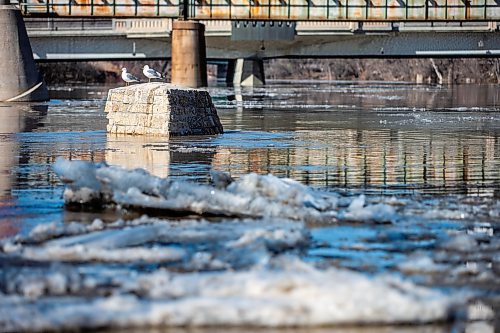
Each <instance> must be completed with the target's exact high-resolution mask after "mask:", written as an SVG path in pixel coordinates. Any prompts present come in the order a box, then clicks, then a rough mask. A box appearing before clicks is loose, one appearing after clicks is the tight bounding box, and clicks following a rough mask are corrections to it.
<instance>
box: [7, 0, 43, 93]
mask: <svg viewBox="0 0 500 333" xmlns="http://www.w3.org/2000/svg"><path fill="white" fill-rule="evenodd" d="M0 45H1V48H0V102H35V101H46V100H48V99H49V94H48V91H47V87H46V86H45V83H44V81H43V78H42V76H41V75H40V73H39V72H38V68H37V66H36V64H35V61H34V60H33V52H32V50H31V45H30V41H29V39H28V34H27V33H26V27H25V26H24V20H23V17H22V16H21V11H20V10H19V9H18V8H16V7H15V6H13V5H11V4H10V0H0Z"/></svg>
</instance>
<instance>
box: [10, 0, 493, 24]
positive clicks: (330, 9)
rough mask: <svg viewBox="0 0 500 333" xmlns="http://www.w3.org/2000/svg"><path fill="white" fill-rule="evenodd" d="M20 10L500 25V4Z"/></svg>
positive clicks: (63, 1)
mask: <svg viewBox="0 0 500 333" xmlns="http://www.w3.org/2000/svg"><path fill="white" fill-rule="evenodd" d="M183 1H185V2H183ZM19 5H20V6H21V8H22V10H23V13H24V15H28V16H77V17H89V16H97V17H180V16H184V17H186V18H189V19H200V20H255V21H260V20H270V21H379V22H396V21H400V22H401V21H497V20H500V0H20V2H19Z"/></svg>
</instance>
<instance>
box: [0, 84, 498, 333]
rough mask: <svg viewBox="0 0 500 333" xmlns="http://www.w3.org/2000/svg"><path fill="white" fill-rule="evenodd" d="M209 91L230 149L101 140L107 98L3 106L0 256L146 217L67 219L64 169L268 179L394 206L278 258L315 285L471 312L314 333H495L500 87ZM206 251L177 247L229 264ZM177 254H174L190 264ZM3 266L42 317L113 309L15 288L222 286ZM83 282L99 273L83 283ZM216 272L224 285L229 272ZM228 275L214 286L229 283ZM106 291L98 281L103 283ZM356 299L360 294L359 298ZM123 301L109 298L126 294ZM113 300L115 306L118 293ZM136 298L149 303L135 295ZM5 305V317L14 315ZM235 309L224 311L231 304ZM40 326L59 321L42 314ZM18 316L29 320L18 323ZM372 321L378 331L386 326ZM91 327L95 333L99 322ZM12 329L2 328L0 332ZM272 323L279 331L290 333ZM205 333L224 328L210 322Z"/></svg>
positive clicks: (202, 179) (201, 140) (64, 95)
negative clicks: (77, 164)
mask: <svg viewBox="0 0 500 333" xmlns="http://www.w3.org/2000/svg"><path fill="white" fill-rule="evenodd" d="M209 91H210V93H211V95H212V98H213V101H214V104H215V106H216V108H217V110H218V114H219V117H220V119H221V122H222V124H223V126H224V129H225V133H224V134H223V135H219V136H205V137H182V138H171V139H166V138H154V137H131V136H114V135H108V134H107V133H106V131H105V128H106V123H107V120H106V116H105V114H104V112H103V109H104V104H105V97H106V93H107V87H57V88H53V89H52V90H51V94H52V100H51V101H50V102H49V103H46V104H40V105H31V106H30V105H23V104H9V105H0V137H1V141H0V152H1V154H0V156H1V159H0V171H1V173H0V238H1V239H2V240H3V242H4V244H11V243H9V242H11V241H12V240H15V239H16V237H17V239H19V237H21V238H22V237H25V238H24V239H27V241H26V244H31V243H33V238H30V235H31V236H32V235H33V234H32V231H33V229H36V228H39V230H41V229H40V228H41V227H40V226H41V225H68V224H69V223H70V222H77V223H79V224H80V225H91V224H92V222H93V221H95V219H96V218H97V219H99V221H104V223H105V224H106V223H113V221H115V220H117V219H120V218H123V219H125V220H127V218H129V219H132V218H135V217H137V216H135V215H133V214H132V215H127V214H130V213H127V212H125V213H124V212H123V211H119V212H116V211H106V212H102V211H93V212H80V211H77V212H75V211H70V210H67V209H65V207H64V201H63V198H62V194H63V190H64V185H63V183H62V182H61V181H60V179H59V178H58V177H57V176H56V175H55V173H54V171H53V169H52V166H53V163H54V162H55V161H56V159H57V158H58V157H63V158H66V159H69V160H85V161H92V162H101V161H105V162H107V163H108V164H109V165H117V166H122V167H124V168H127V169H133V168H144V169H146V170H147V171H149V172H150V173H151V174H153V175H155V176H159V177H170V178H171V179H173V180H179V181H190V182H194V183H195V184H207V183H209V179H210V170H212V169H214V170H218V171H223V172H228V173H230V174H231V175H232V176H233V178H235V179H238V178H240V177H242V176H244V175H246V174H248V173H257V174H261V175H265V174H268V173H271V174H273V175H275V176H277V177H279V178H284V177H287V178H292V179H294V180H296V181H298V182H300V183H302V184H304V185H307V186H309V187H311V188H313V189H315V190H319V191H323V192H328V193H334V194H335V195H337V196H339V198H340V199H339V200H340V201H339V202H340V204H339V207H340V208H339V209H340V210H342V209H343V208H342V207H344V208H345V207H347V206H349V205H350V204H352V202H353V200H356V199H358V200H362V203H361V206H363V203H364V204H365V205H368V206H369V205H372V204H373V205H376V204H383V205H387V206H390V207H391V209H392V211H391V214H393V215H394V216H395V217H389V218H387V219H384V218H382V222H383V223H379V222H380V221H376V220H377V218H376V217H373V216H372V215H370V216H368V218H360V219H357V218H344V219H343V218H340V217H339V218H338V219H337V222H335V223H316V222H313V223H311V222H308V221H306V224H305V227H304V230H303V232H306V233H307V234H308V237H309V238H308V239H309V240H308V242H307V245H306V246H305V247H304V246H291V250H290V249H287V250H285V251H281V250H280V251H278V252H280V255H282V254H283V253H282V252H284V254H285V255H289V256H294V257H295V256H296V257H297V258H299V259H300V261H301V262H302V263H305V264H307V265H311V266H314V267H315V268H317V269H330V268H335V269H341V270H343V269H347V270H349V271H353V272H356V274H358V273H360V275H362V276H368V277H369V278H378V277H381V276H384V277H386V276H391V277H397V278H398V279H402V280H403V281H409V282H411V283H415V284H416V285H419V286H424V287H426V288H429V289H431V290H433V291H438V292H440V293H443V294H445V295H447V296H451V297H458V298H464V299H467V301H466V305H467V306H466V310H464V311H466V312H467V311H468V312H469V315H468V319H464V317H460V316H458V317H459V319H453V320H448V321H445V322H444V323H441V324H429V325H410V326H403V327H400V326H397V327H394V326H378V325H377V326H366V324H367V323H364V324H365V325H363V326H361V327H358V326H357V325H356V324H357V323H361V321H356V320H354V322H347V323H348V324H349V326H348V327H345V326H342V327H335V323H336V322H334V323H333V324H334V327H333V328H331V329H327V328H325V329H321V330H318V332H393V331H394V332H396V331H398V332H399V331H404V332H448V331H457V332H459V331H468V332H494V331H495V328H496V329H497V330H498V328H499V327H498V321H499V318H498V315H497V313H498V308H499V304H500V268H499V265H500V254H499V253H500V238H499V237H498V233H499V230H500V86H498V85H496V86H495V85H490V86H486V85H484V86H478V85H463V86H450V87H438V86H426V85H410V84H400V83H382V82H368V83H352V82H328V83H324V82H323V83H322V82H309V81H307V82H306V81H304V82H272V83H271V84H269V85H268V86H266V87H265V88H253V89H250V88H248V89H247V88H241V89H234V88H226V87H211V88H209ZM342 200H344V201H345V203H344V204H343V203H342V202H343V201H342ZM347 211H351V212H352V209H351V210H349V208H348V209H347ZM177 218H178V217H176V219H177ZM141 223H142V222H141ZM231 223H239V222H238V221H236V222H234V221H232V222H231ZM269 223H271V222H269ZM139 224H140V223H139ZM271 224H272V223H271ZM239 227H241V226H240V225H237V226H235V228H236V229H237V228H239ZM100 228H101V229H102V227H100ZM125 229H126V228H125ZM125 229H123V230H125ZM92 230H94V229H92ZM287 230H288V229H287ZM87 231H88V230H87ZM30 233H31V234H30ZM60 236H61V237H63V238H64V237H66V236H68V235H67V233H66V231H65V232H63V233H61V234H60V235H57V237H60ZM44 237H45V236H44ZM57 237H56V236H54V235H53V237H52V238H55V239H57ZM210 239H211V238H207V239H204V241H203V242H204V243H203V244H204V245H199V244H194V243H191V242H188V241H186V244H187V245H184V246H186V247H189V248H190V249H191V250H192V253H198V254H199V253H205V252H209V253H211V255H212V256H218V255H219V252H218V251H220V249H215V247H214V246H215V245H214V244H215V243H213V244H212V243H210V242H211V240H210ZM30 242H31V243H30ZM212 242H215V241H214V240H213V239H212ZM153 243H154V242H153ZM157 243H158V244H160V243H161V244H160V245H162V246H163V245H165V244H164V243H165V242H163V243H162V242H157ZM174 243H176V242H174ZM158 244H156V243H154V244H153V245H154V246H157V245H158ZM169 244H170V243H169ZM182 244H183V243H182V242H180V245H179V244H177V246H180V247H181V248H182ZM207 244H208V245H207ZM136 245H137V244H136ZM170 245H171V244H170ZM170 245H169V246H170ZM151 246H152V245H151V242H145V243H142V244H139V247H140V248H145V249H148V248H150V247H151ZM212 247H213V248H212ZM200 249H202V250H200ZM191 250H190V251H191ZM210 251H212V252H210ZM250 251H251V250H250ZM276 252H277V251H276V250H272V251H270V253H271V254H269V253H267V252H266V254H263V255H262V256H263V257H259V259H258V260H257V261H258V262H261V261H262V258H264V257H265V258H267V259H269V258H270V257H273V258H274V257H276V256H278V255H277V254H276ZM23 253H26V252H23ZM192 253H191V254H190V255H192V257H190V258H191V259H192V258H194V255H193V254H192ZM214 253H215V254H214ZM255 253H260V252H258V251H256V252H255ZM0 254H1V256H0V261H1V266H0V267H2V271H3V273H2V274H0V275H1V277H2V279H1V281H0V291H1V292H2V293H4V294H5V295H9V297H14V296H19V295H20V297H21V296H26V295H28V296H29V297H31V298H30V299H33V297H34V298H35V299H37V300H40V302H41V301H43V300H44V297H46V298H47V302H48V299H50V300H51V301H53V302H54V303H51V304H52V305H51V306H53V304H57V302H59V303H60V304H64V302H69V301H68V299H73V298H74V297H77V296H81V295H82V294H84V295H85V297H90V298H91V299H92V297H105V295H106V293H104V294H103V292H102V289H103V288H100V287H95V288H91V287H88V288H87V289H85V292H82V291H81V290H80V291H79V292H71V291H70V290H69V289H71V288H69V287H68V288H69V289H64V291H63V292H61V291H59V292H58V293H51V292H50V290H49V289H50V288H48V287H47V286H45V287H40V288H42V289H43V290H42V291H40V290H38V291H37V292H35V296H33V295H32V294H29V292H26V290H28V289H29V288H31V289H29V290H34V289H33V288H34V287H33V285H30V284H29V283H28V284H26V285H29V288H28V287H26V288H27V289H26V288H25V289H22V288H21V287H19V285H21V284H22V283H21V282H17V283H18V284H16V286H14V287H13V286H12V285H11V283H10V282H9V281H10V280H9V279H18V280H19V278H20V276H21V277H23V276H24V277H26V276H30V275H31V276H44V277H46V276H49V275H50V274H52V273H53V272H54V271H58V272H59V274H60V275H63V276H66V275H65V274H66V273H61V272H60V270H61V269H62V268H61V267H63V268H64V269H65V270H73V269H78V270H79V271H78V272H79V274H80V276H83V275H85V274H90V275H92V274H93V275H92V276H99V278H102V276H101V275H102V274H103V273H102V272H103V271H104V272H107V273H106V274H108V275H109V274H116V275H117V276H121V275H120V274H122V275H124V276H128V275H130V274H132V272H133V274H143V273H145V272H147V273H150V272H154V271H155V270H158V269H160V268H161V269H166V270H167V271H175V272H177V271H183V272H205V271H213V270H214V267H212V266H210V265H208V266H210V267H209V268H207V267H208V266H206V265H207V264H206V262H205V263H204V264H203V265H201V264H200V265H201V266H196V267H197V268H196V267H195V268H193V267H194V266H193V265H191V264H190V265H187V264H169V265H166V264H160V263H158V262H154V260H153V263H150V264H148V265H146V266H144V265H142V264H138V262H141V260H140V259H138V261H136V262H134V261H133V260H129V261H126V262H125V263H123V262H122V261H120V260H118V262H120V263H116V262H114V261H113V260H112V259H111V260H108V259H106V260H104V259H102V257H99V256H97V257H98V258H97V259H95V257H93V259H89V260H87V259H82V258H80V257H79V258H80V259H78V260H76V263H75V261H71V260H65V259H64V258H62V259H60V258H59V259H57V256H56V259H47V258H44V259H40V260H37V259H36V258H35V257H33V256H32V257H29V260H28V259H27V258H21V257H22V255H19V253H17V254H16V255H11V254H10V252H9V250H8V247H7V246H5V245H4V250H3V252H0ZM235 256H236V257H238V258H239V259H238V261H237V262H236V261H234V260H235V259H234V258H231V259H227V258H226V259H227V262H226V264H227V265H229V266H227V267H230V270H231V271H236V272H239V271H240V270H247V269H249V267H254V266H253V265H254V264H255V262H254V261H253V260H254V257H252V256H251V255H248V253H245V254H242V253H238V254H237V255H235ZM254 256H257V254H255V255H254ZM259 256H260V254H259ZM198 257H199V256H198ZM198 257H197V258H198ZM247 257H248V258H247ZM34 258H35V259H34ZM241 258H246V259H245V260H246V261H245V260H243V261H244V262H245V263H241ZM267 259H266V260H267ZM26 260H28V261H26ZM103 261H104V262H105V263H103ZM108 261H110V262H111V263H109V262H108ZM40 262H43V264H41V263H40ZM190 262H191V263H192V261H190ZM247 262H250V263H251V264H248V263H247ZM204 265H205V266H204ZM40 267H42V268H40ZM75 267H76V268H75ZM225 267H226V266H225ZM23 270H24V271H23ZM82 270H83V271H84V272H83V271H82ZM89 270H96V271H99V270H100V272H101V273H96V271H92V272H93V273H88V271H89ZM215 271H218V272H219V271H221V269H220V267H219V268H217V269H215ZM264 271H265V272H270V271H272V270H271V269H264ZM285 271H287V270H285ZM19 272H21V273H19ZM65 272H66V271H65ZM82 272H83V273H82ZM124 272H125V273H124ZM222 272H225V270H224V269H222ZM287 272H288V271H287ZM68 274H69V273H68ZM99 274H101V275H99ZM221 274H222V275H221V278H226V277H227V276H226V275H224V273H221ZM13 276H14V278H13ZM85 276H86V275H85ZM99 278H96V279H97V280H98V281H100V280H99ZM66 279H67V277H66ZM117 279H118V280H119V281H121V282H119V283H118V282H116V283H117V284H120V283H123V285H126V283H125V282H123V281H125V278H123V280H120V279H119V278H117ZM16 281H17V280H16ZM23 281H24V280H23ZM127 281H128V280H127ZM250 281H253V280H252V279H250ZM23 283H24V282H23ZM127 283H130V282H127ZM179 283H180V282H179ZM187 283H188V282H186V284H187ZM322 283H324V284H325V285H327V284H328V283H329V282H328V280H326V281H323V282H322ZM331 283H332V284H333V283H335V282H334V281H332V282H331ZM98 285H99V283H98ZM346 286H347V287H348V286H349V284H346ZM356 286H357V285H355V284H353V288H357V287H356ZM108 287H109V286H108ZM347 287H346V288H347ZM207 288H208V287H207ZM371 288H375V287H371ZM35 289H36V288H35ZM125 289H126V288H124V287H116V290H118V291H119V292H120V293H124V291H123V290H125ZM23 290H24V291H23ZM111 290H112V291H110V292H109V293H110V294H114V293H116V292H117V291H116V290H115V289H113V288H111ZM133 294H134V295H135V294H139V295H140V296H141V297H143V298H146V299H147V297H146V296H144V295H143V294H141V293H140V292H138V291H137V289H134V293H133ZM348 294H349V292H348V293H347V295H348ZM103 295H104V296H103ZM233 296H234V295H233ZM54 297H55V300H54ZM72 297H73V298H72ZM345 297H347V296H345ZM179 298H182V297H181V296H179ZM141 300H142V298H141ZM364 302H368V301H367V300H365V301H364ZM0 303H1V302H0ZM6 304H7V303H4V304H0V306H1V307H2V308H7V305H6ZM8 304H11V303H8ZM217 304H219V303H217ZM224 304H226V303H224ZM228 304H229V305H228ZM228 304H226V305H227V306H228V307H231V306H234V304H235V303H228ZM70 306H71V305H70ZM73 306H75V307H76V306H81V304H79V303H78V304H76V305H73ZM346 306H347V305H346ZM19 307H22V306H21V305H19ZM40 308H43V306H41V305H40ZM30 311H35V310H33V309H30ZM36 311H38V312H39V313H42V314H43V315H47V316H48V317H50V315H52V314H47V313H45V312H44V311H45V310H43V311H42V310H40V309H39V308H37V310H36ZM179 311H180V310H179ZM186 311H187V312H189V310H186ZM193 311H194V310H193ZM221 311H222V310H221ZM273 311H274V308H273ZM187 312H186V313H187ZM354 312H355V311H354ZM19 313H24V312H16V313H15V314H17V315H19ZM471 313H472V314H471ZM184 315H186V316H188V315H187V314H185V313H184ZM267 315H268V316H272V315H274V312H268V313H267ZM10 316H13V314H10ZM26 317H29V316H28V315H26ZM35 317H36V316H35ZM144 317H147V316H144ZM144 317H140V316H139V317H138V318H139V319H140V318H144ZM278 317H279V316H278ZM455 317H457V316H455ZM69 318H72V317H71V315H69ZM374 318H375V320H372V321H371V322H384V320H382V319H381V318H380V319H378V320H377V317H376V316H375V317H374ZM21 319H22V320H27V322H28V324H26V327H27V329H37V328H38V327H42V328H45V329H46V328H60V327H62V326H58V325H59V324H57V323H54V322H51V323H49V324H47V325H48V326H47V325H46V326H43V325H41V324H40V320H39V319H37V320H38V322H37V321H36V320H35V319H33V322H31V323H30V320H28V319H27V318H21ZM21 319H20V320H21ZM87 319H88V320H89V321H92V316H91V317H90V318H87ZM139 319H138V320H136V321H134V324H133V325H136V326H137V325H139V326H151V325H153V326H156V325H155V323H156V322H155V321H154V320H149V321H148V320H146V321H144V322H141V321H140V320H139ZM12 320H13V321H14V319H12ZM96 320H98V319H96ZM6 321H8V320H6V319H5V318H1V315H0V323H3V324H5V322H6ZM257 321H258V320H257ZM423 321H427V320H425V319H423ZM431 321H432V320H431ZM371 322H369V323H368V324H371ZM411 322H412V321H411V320H410V323H411ZM416 322H418V320H417V321H416ZM105 323H107V324H102V325H90V326H89V327H90V328H94V329H95V328H99V327H101V326H112V327H114V326H121V325H115V324H116V322H114V321H111V322H109V321H108V322H106V321H105ZM113 323H115V324H113ZM137 323H139V324H137ZM140 323H143V324H144V325H141V324H140ZM219 323H220V322H219ZM263 323H264V324H263V326H269V325H267V324H266V322H265V320H263ZM277 323H278V324H276V322H275V323H274V324H273V325H270V326H282V325H283V324H280V323H281V322H279V321H277ZM338 323H340V324H345V323H346V322H343V321H342V320H338ZM413 323H414V324H415V321H414V322H413ZM205 324H207V323H206V322H205ZM212 324H214V325H215V324H217V322H216V323H211V322H208V325H212ZM247 324H248V321H244V320H242V321H238V320H235V321H234V322H233V325H236V326H241V327H242V328H240V329H236V328H233V329H230V330H227V329H226V331H230V332H232V331H235V332H246V331H248V330H250V329H247V328H245V327H246V326H248V325H247ZM313 324H314V323H313ZM5 325H7V324H5ZM37 325H38V326H37ZM167 325H168V324H167ZM233 325H231V326H233ZM75 326H76V327H86V326H85V325H83V324H82V322H79V321H78V320H76V319H75V322H74V326H70V327H75ZM257 326H261V325H257ZM284 326H290V325H284ZM292 326H295V325H292ZM299 326H302V325H299ZM306 326H307V325H306ZM5 327H14V328H19V327H21V326H15V325H14V326H8V325H7V326H5ZM206 331H207V330H204V331H203V332H206ZM280 332H281V331H280ZM294 332H299V331H298V330H294Z"/></svg>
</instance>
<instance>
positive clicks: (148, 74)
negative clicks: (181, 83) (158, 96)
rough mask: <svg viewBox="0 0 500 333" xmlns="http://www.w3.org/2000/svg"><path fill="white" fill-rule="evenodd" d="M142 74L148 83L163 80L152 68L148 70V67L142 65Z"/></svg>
mask: <svg viewBox="0 0 500 333" xmlns="http://www.w3.org/2000/svg"><path fill="white" fill-rule="evenodd" d="M142 74H144V76H145V77H147V78H148V80H149V82H151V79H159V80H161V79H163V75H161V73H159V72H157V71H156V70H155V69H154V68H149V66H148V65H144V67H143V68H142Z"/></svg>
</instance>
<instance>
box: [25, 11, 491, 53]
mask: <svg viewBox="0 0 500 333" xmlns="http://www.w3.org/2000/svg"><path fill="white" fill-rule="evenodd" d="M25 22H26V27H27V29H28V35H29V37H30V41H31V45H32V48H33V52H34V55H35V60H37V61H87V60H112V59H120V60H134V59H166V58H170V57H171V46H172V45H171V44H172V43H171V39H172V23H173V19H168V18H162V19H160V18H149V19H99V20H88V19H74V18H68V19H52V18H50V19H47V18H46V19H34V18H25ZM201 22H202V23H204V24H205V40H206V51H207V57H208V58H209V59H220V60H233V59H238V58H254V59H266V58H278V57H304V58H311V57H500V31H499V26H500V24H498V23H497V22H462V23H458V22H434V23H430V22H401V23H398V24H393V23H390V22H364V23H362V22H289V23H283V25H282V26H281V28H280V27H278V23H275V25H274V27H269V25H270V22H263V23H259V24H258V27H260V29H258V27H253V23H252V22H246V21H245V22H239V23H237V22H230V21H214V20H212V21H201ZM238 25H239V27H238ZM245 25H246V27H245ZM273 29H274V30H278V31H277V32H276V34H273V32H274V30H273ZM240 30H243V31H240ZM253 30H257V31H256V32H255V31H253ZM261 30H263V32H262V31H261ZM259 31H261V32H260V34H261V35H260V37H259Z"/></svg>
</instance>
